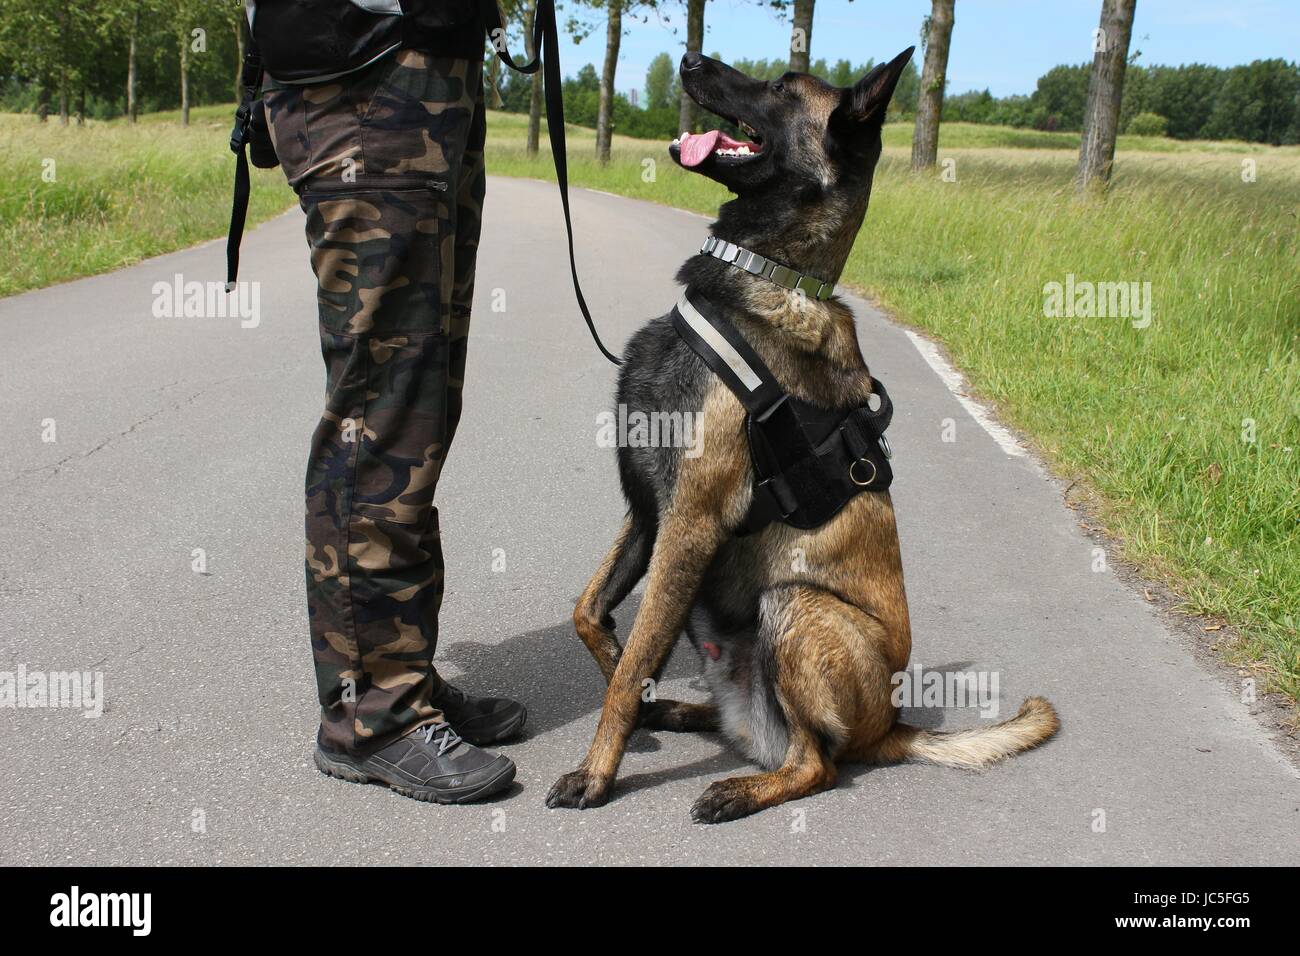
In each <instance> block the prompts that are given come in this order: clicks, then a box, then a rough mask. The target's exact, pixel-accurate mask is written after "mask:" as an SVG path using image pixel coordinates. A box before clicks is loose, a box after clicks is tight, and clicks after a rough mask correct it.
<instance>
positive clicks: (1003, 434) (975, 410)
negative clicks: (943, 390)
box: [903, 329, 1028, 458]
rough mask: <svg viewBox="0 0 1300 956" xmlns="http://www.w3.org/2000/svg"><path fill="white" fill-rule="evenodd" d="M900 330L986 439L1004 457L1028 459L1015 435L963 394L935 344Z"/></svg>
mask: <svg viewBox="0 0 1300 956" xmlns="http://www.w3.org/2000/svg"><path fill="white" fill-rule="evenodd" d="M903 331H904V332H906V333H907V337H908V338H909V339H911V340H912V344H913V345H915V346H916V350H917V351H918V352H920V353H921V358H923V359H925V362H926V364H927V365H929V366H930V368H932V369H934V373H935V374H936V375H938V376H939V379H940V380H941V381H942V382H943V384H944V385H946V386H947V387H948V391H950V392H952V394H953V396H954V397H955V398H956V399H957V401H959V402H961V407H962V408H964V409H966V411H967V412H968V413H969V414H970V417H971V418H973V419H975V421H976V422H977V423H978V424H979V426H980V428H982V429H984V430H985V431H986V432H988V433H989V437H991V438H992V439H993V440H994V441H995V442H997V443H998V447H1000V448H1001V449H1002V450H1003V451H1004V452H1006V453H1007V454H1008V455H1014V456H1016V457H1017V458H1025V457H1028V456H1027V455H1026V453H1025V449H1024V447H1023V446H1022V445H1021V444H1020V442H1018V441H1016V436H1015V435H1013V434H1011V432H1009V431H1007V430H1006V429H1005V428H1003V427H1002V426H1001V425H999V424H998V423H997V422H995V421H994V420H993V416H992V415H991V414H990V413H989V410H988V409H987V408H985V407H984V406H983V405H981V404H980V403H979V402H977V401H975V399H973V398H971V397H970V396H969V395H967V394H966V390H967V386H966V378H965V376H963V375H962V374H961V372H959V371H957V370H956V369H955V368H953V367H952V366H951V365H949V364H948V360H947V359H945V358H944V357H943V356H942V355H941V354H939V350H938V348H936V347H935V344H934V343H933V342H931V341H930V340H928V339H925V338H922V337H921V336H919V335H917V334H916V333H915V332H913V331H912V330H911V329H904V330H903Z"/></svg>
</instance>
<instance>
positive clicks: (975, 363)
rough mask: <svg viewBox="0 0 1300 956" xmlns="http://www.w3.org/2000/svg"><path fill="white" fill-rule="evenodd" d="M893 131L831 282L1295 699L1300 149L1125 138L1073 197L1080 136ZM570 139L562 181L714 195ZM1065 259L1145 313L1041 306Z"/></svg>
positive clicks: (512, 130) (511, 159) (506, 147)
mask: <svg viewBox="0 0 1300 956" xmlns="http://www.w3.org/2000/svg"><path fill="white" fill-rule="evenodd" d="M491 129H492V132H491V134H490V135H491V138H492V142H491V143H490V145H489V150H488V156H489V171H490V172H493V173H497V174H506V175H517V176H533V177H538V178H545V179H549V178H552V176H553V174H552V172H551V164H550V157H549V154H548V153H547V149H546V146H545V143H543V147H542V155H541V156H540V157H539V158H536V159H532V160H530V159H529V158H528V157H526V156H525V155H524V150H523V124H522V122H521V120H520V118H519V117H514V116H493V117H492V124H491ZM907 134H908V131H907V130H906V129H904V128H901V127H899V126H891V127H889V128H888V129H887V131H886V137H885V139H886V143H887V144H888V145H887V146H886V150H885V156H884V158H883V159H882V162H881V165H880V168H879V170H878V172H877V175H876V187H875V190H874V192H873V195H872V201H871V209H870V211H869V212H868V214H867V221H866V225H865V227H864V229H863V231H862V233H861V235H860V237H859V241H858V244H857V246H856V247H855V249H854V251H853V254H852V256H851V257H850V259H849V263H848V266H847V268H846V271H845V276H844V281H845V282H847V283H848V284H850V285H854V286H857V287H858V288H860V289H862V290H864V291H866V292H867V293H868V294H870V295H872V296H873V297H874V298H876V299H877V300H879V301H880V302H881V303H882V304H883V305H884V306H885V307H886V308H887V309H888V310H890V311H891V312H892V313H893V314H894V315H896V316H898V317H899V318H900V319H901V320H902V321H904V322H906V323H909V324H911V325H914V326H916V327H918V328H920V329H923V330H925V331H926V332H929V333H931V334H933V335H934V336H936V337H937V338H939V339H941V340H942V341H943V342H944V344H945V345H946V346H947V347H948V349H949V351H950V353H951V355H952V357H953V359H954V361H955V362H956V363H957V365H958V366H959V367H961V368H962V369H963V370H964V371H965V372H966V374H967V376H968V377H969V378H970V380H971V381H972V384H973V385H974V387H975V388H976V390H977V391H978V392H979V393H980V394H981V395H983V396H984V397H986V398H987V399H989V400H991V401H992V402H993V403H994V404H995V405H996V406H997V407H998V409H999V412H1000V414H1001V415H1002V417H1003V418H1004V419H1005V420H1006V421H1008V422H1009V423H1011V424H1012V425H1013V426H1015V427H1017V428H1019V429H1021V430H1023V431H1024V432H1025V433H1027V434H1028V435H1030V436H1031V437H1032V438H1033V439H1034V441H1035V442H1036V444H1037V446H1038V447H1039V448H1040V449H1041V450H1042V452H1043V453H1044V455H1045V456H1046V457H1047V459H1048V460H1049V462H1050V463H1051V465H1052V467H1053V469H1054V470H1055V472H1056V473H1057V474H1059V475H1062V476H1064V477H1067V478H1070V479H1075V478H1077V479H1079V485H1078V486H1077V487H1076V489H1075V491H1074V492H1072V494H1071V498H1072V500H1073V499H1074V498H1075V497H1077V495H1078V493H1079V491H1080V490H1081V489H1082V490H1085V491H1087V492H1090V497H1091V505H1092V508H1093V509H1094V511H1095V513H1096V516H1097V518H1096V519H1094V521H1095V520H1098V519H1099V520H1100V521H1101V522H1103V524H1104V527H1105V528H1106V529H1107V530H1108V531H1109V532H1110V533H1111V534H1113V535H1114V536H1115V538H1116V539H1117V540H1118V542H1119V543H1120V546H1121V550H1122V553H1123V554H1124V556H1125V557H1126V558H1127V559H1128V560H1130V561H1131V562H1133V563H1134V564H1136V565H1137V566H1138V567H1139V568H1141V569H1142V570H1143V571H1144V573H1146V574H1147V575H1148V576H1150V577H1151V578H1153V579H1159V580H1162V581H1164V582H1165V583H1167V584H1169V585H1171V586H1172V587H1173V588H1174V589H1175V591H1176V592H1178V593H1179V594H1180V595H1181V596H1182V598H1183V600H1184V602H1185V609H1186V610H1189V611H1191V612H1193V613H1197V614H1202V615H1206V616H1208V617H1210V618H1213V619H1215V620H1216V621H1225V622H1228V623H1230V624H1233V625H1235V626H1236V627H1237V629H1238V630H1239V632H1240V633H1241V635H1242V639H1241V640H1240V641H1238V642H1235V643H1232V644H1231V646H1228V642H1227V641H1223V642H1221V643H1222V644H1223V645H1224V646H1222V647H1221V648H1220V649H1221V650H1222V651H1223V652H1224V653H1225V655H1226V656H1227V657H1228V658H1229V659H1231V660H1234V661H1237V662H1240V663H1242V664H1245V665H1248V666H1250V667H1251V669H1252V671H1253V672H1254V673H1255V674H1256V675H1257V676H1258V677H1261V678H1263V681H1264V686H1266V687H1269V688H1271V689H1276V690H1280V691H1282V692H1285V693H1287V694H1289V695H1291V696H1292V697H1293V698H1294V697H1296V696H1297V695H1300V270H1298V269H1297V266H1298V265H1300V240H1298V237H1297V216H1298V215H1300V149H1297V148H1294V147H1289V148H1282V149H1276V148H1269V147H1257V146H1251V145H1249V144H1241V143H1230V144H1212V143H1176V144H1175V143H1172V141H1168V140H1158V139H1157V140H1154V143H1155V144H1156V147H1157V148H1155V149H1152V150H1150V151H1147V150H1146V149H1145V148H1143V149H1138V148H1136V147H1137V146H1142V147H1145V146H1146V145H1147V142H1146V141H1145V140H1143V141H1139V142H1138V143H1136V144H1135V143H1134V142H1133V141H1132V139H1130V138H1124V139H1123V140H1122V141H1121V150H1120V152H1119V155H1118V158H1117V161H1116V171H1115V178H1114V183H1113V186H1112V189H1111V192H1110V195H1109V196H1108V197H1107V198H1106V200H1105V201H1104V202H1080V201H1078V200H1077V199H1076V198H1075V196H1074V193H1073V190H1072V187H1071V177H1072V175H1073V172H1074V166H1075V160H1076V157H1077V152H1076V150H1077V144H1078V137H1077V135H1074V134H1068V133H1038V132H1035V131H1022V130H1009V129H999V128H994V127H978V126H968V125H963V124H953V125H952V126H945V127H944V129H943V134H942V135H943V138H942V140H941V148H940V157H941V158H943V157H951V158H953V159H955V160H956V167H955V168H956V173H957V181H956V182H943V181H941V179H940V178H939V176H938V175H935V174H930V175H913V174H912V173H911V172H910V171H909V170H908V158H909V155H910V141H909V138H908V135H907ZM569 135H570V153H571V159H570V169H571V175H572V179H573V181H574V182H575V183H577V184H579V185H583V186H590V187H594V188H597V189H604V190H607V191H610V192H616V193H621V194H624V195H628V196H635V197H638V198H642V199H649V200H652V201H655V202H661V203H665V204H668V205H673V206H680V207H683V208H688V209H693V210H696V211H698V212H703V213H712V212H714V211H715V210H716V209H717V206H718V204H719V203H720V202H722V201H724V200H725V199H726V193H725V191H724V190H722V189H721V188H720V187H717V186H716V185H714V184H713V183H711V182H709V181H707V180H705V179H703V178H702V177H699V176H696V175H693V174H688V173H685V172H683V171H682V170H680V169H678V168H677V167H676V166H674V165H673V164H672V163H671V162H670V161H669V160H668V159H667V156H666V154H665V152H664V146H665V144H663V143H651V142H640V141H635V140H626V139H624V140H620V139H618V138H616V139H615V143H614V150H613V152H614V156H613V160H612V162H611V163H610V164H609V165H608V166H605V167H601V166H599V165H597V164H596V163H595V162H594V161H593V159H592V158H591V155H592V149H593V146H592V138H591V135H590V133H589V132H588V131H585V130H570V134H569ZM1247 156H1249V157H1251V158H1254V159H1255V160H1256V164H1257V174H1258V178H1257V181H1256V182H1254V183H1244V182H1242V179H1241V172H1242V165H1241V162H1242V159H1243V158H1247ZM646 159H653V160H654V161H655V167H654V172H655V177H654V181H653V182H646V181H645V180H644V178H643V175H642V174H643V170H644V169H645V167H644V165H643V163H644V161H645V160H646ZM1067 273H1073V274H1074V275H1075V276H1076V278H1077V279H1079V280H1091V281H1149V282H1150V283H1151V290H1152V296H1153V302H1154V306H1153V316H1152V322H1151V325H1150V327H1149V328H1146V329H1136V328H1133V327H1132V324H1131V323H1130V321H1129V320H1127V319H1123V318H1106V319H1064V318H1061V319H1057V318H1046V317H1045V316H1044V314H1043V304H1044V291H1043V290H1044V285H1045V284H1046V283H1048V282H1052V281H1056V282H1062V283H1064V282H1065V278H1066V274H1067ZM868 359H870V356H868ZM1244 419H1251V420H1253V421H1254V431H1255V440H1254V441H1253V442H1247V441H1243V438H1242V432H1243V420H1244ZM935 427H936V428H938V425H937V423H936V426H935ZM1009 533H1010V534H1011V535H1012V536H1013V537H1014V530H1012V531H1010V532H1009Z"/></svg>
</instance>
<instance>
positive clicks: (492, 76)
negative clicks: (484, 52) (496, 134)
mask: <svg viewBox="0 0 1300 956" xmlns="http://www.w3.org/2000/svg"><path fill="white" fill-rule="evenodd" d="M485 92H486V94H487V95H486V96H484V97H483V102H484V103H486V104H487V108H488V109H490V110H499V109H501V107H502V106H503V105H505V101H504V100H503V99H501V58H500V57H499V56H490V57H488V68H487V90H486V91H485Z"/></svg>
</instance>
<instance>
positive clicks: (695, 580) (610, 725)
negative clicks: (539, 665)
mask: <svg viewBox="0 0 1300 956" xmlns="http://www.w3.org/2000/svg"><path fill="white" fill-rule="evenodd" d="M696 500H698V499H696ZM724 536H725V533H724V530H723V527H722V523H721V522H720V521H719V519H718V517H717V513H716V512H713V513H709V512H705V511H703V509H699V508H694V507H682V508H676V509H674V512H673V513H672V514H671V516H670V517H669V518H668V520H666V521H665V522H664V525H663V530H662V531H661V532H660V534H659V538H658V540H657V541H656V543H655V548H654V553H653V556H652V557H651V559H650V570H649V577H648V580H647V582H646V592H645V599H644V600H643V601H642V602H641V609H640V611H639V612H638V613H637V617H636V623H635V624H634V625H633V626H632V633H631V634H630V635H628V639H627V643H626V645H625V646H624V648H623V654H622V656H621V657H620V658H619V659H618V665H617V666H616V667H615V668H614V674H613V677H612V678H611V680H610V682H609V688H608V689H607V690H606V692H605V706H604V708H603V709H602V710H601V714H600V723H599V724H598V725H597V728H596V737H595V739H594V740H593V741H592V744H591V749H590V750H588V752H587V756H586V759H584V760H583V761H582V764H581V765H580V766H579V767H578V769H577V770H574V771H573V772H572V773H567V774H565V775H564V776H563V777H561V778H560V779H559V780H558V781H556V783H555V786H553V787H552V788H551V792H550V793H549V794H548V795H547V797H546V804H547V806H550V807H578V808H583V807H596V806H600V805H601V804H603V803H604V802H605V800H606V799H607V798H608V796H609V791H610V788H611V787H612V786H613V783H614V775H615V774H616V773H617V772H618V765H619V762H620V761H621V760H622V759H623V751H624V749H625V748H626V746H627V739H628V737H629V736H630V735H631V733H632V731H633V729H635V727H636V722H637V715H638V712H639V710H640V707H641V693H642V689H643V687H644V686H645V685H644V682H645V681H646V680H647V679H653V677H654V675H655V674H656V673H657V672H658V670H659V667H660V666H661V665H662V664H663V662H664V658H666V657H667V656H668V652H669V651H670V650H672V647H673V644H674V643H675V642H676V640H677V636H678V635H679V634H680V633H681V630H682V627H683V625H684V624H685V622H686V615H687V613H688V612H689V611H690V608H691V603H692V602H693V601H694V599H695V592H696V590H697V589H698V588H699V584H700V580H701V579H702V578H703V576H704V572H705V570H706V569H707V568H708V566H709V562H710V561H712V559H713V556H714V554H715V553H716V552H717V550H718V547H719V545H720V544H721V543H722V540H723V538H724Z"/></svg>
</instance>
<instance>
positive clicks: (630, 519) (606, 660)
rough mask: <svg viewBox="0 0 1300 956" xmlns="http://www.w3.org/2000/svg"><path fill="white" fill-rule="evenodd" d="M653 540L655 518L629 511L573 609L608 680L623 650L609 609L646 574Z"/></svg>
mask: <svg viewBox="0 0 1300 956" xmlns="http://www.w3.org/2000/svg"><path fill="white" fill-rule="evenodd" d="M654 543H655V528H654V525H653V522H652V521H650V520H647V519H645V518H643V517H640V516H638V515H637V514H636V513H635V512H632V513H630V514H629V515H628V516H627V518H626V519H625V520H624V521H623V527H622V528H621V529H620V530H619V533H618V537H617V538H615V539H614V546H613V547H612V548H610V549H609V554H607V555H606V556H605V560H604V561H603V562H601V565H600V567H599V568H598V569H597V571H596V573H595V574H594V575H592V578H591V581H590V583H588V585H587V587H586V590H584V591H583V592H582V596H581V597H580V598H578V603H577V605H576V606H575V607H574V609H573V627H574V629H575V630H576V631H577V632H578V636H579V637H580V638H582V643H584V644H586V645H587V650H589V651H591V656H592V657H594V658H595V659H596V664H597V665H598V666H599V667H600V672H601V674H603V675H604V677H605V683H607V684H608V683H609V679H610V678H611V677H612V676H613V675H614V668H615V666H616V665H617V664H618V658H619V654H620V653H621V652H622V648H620V647H619V644H618V640H617V639H616V638H615V637H614V618H613V616H612V615H611V613H610V612H612V611H613V610H614V608H616V607H618V606H619V605H620V604H622V603H623V599H624V598H626V597H627V596H628V593H629V592H631V590H632V589H633V588H634V587H636V583H637V582H638V581H640V580H641V578H642V576H643V575H644V574H645V571H646V567H647V566H649V564H650V555H651V553H652V552H653V551H654Z"/></svg>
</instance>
